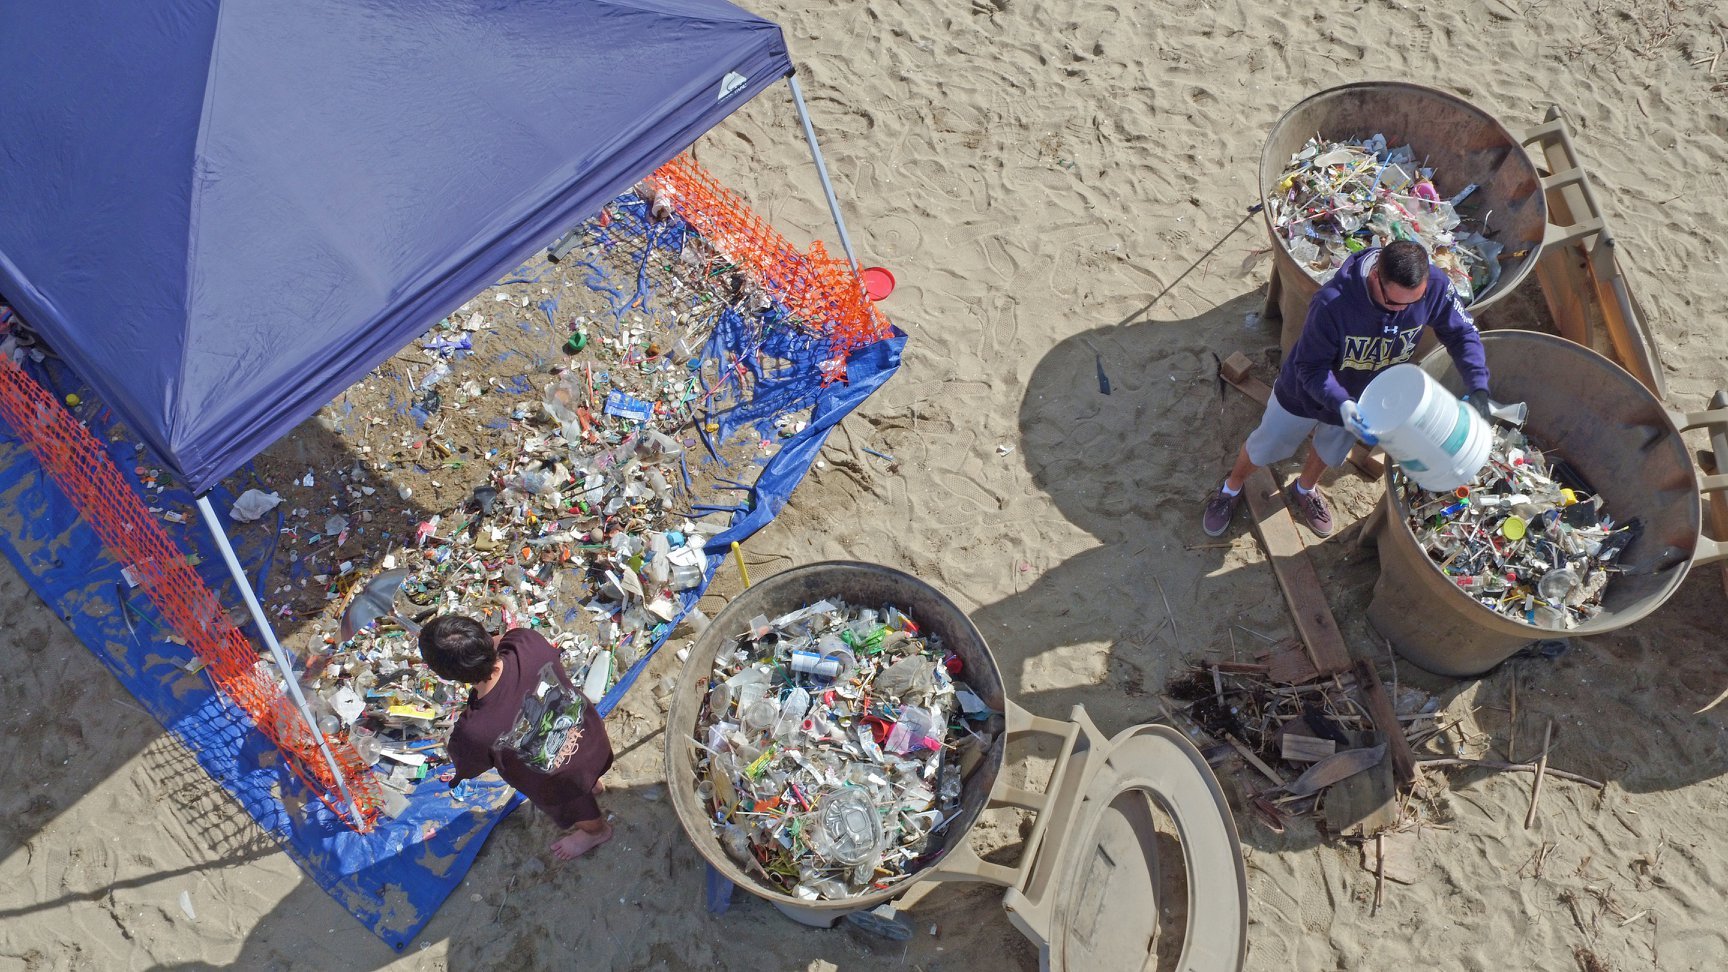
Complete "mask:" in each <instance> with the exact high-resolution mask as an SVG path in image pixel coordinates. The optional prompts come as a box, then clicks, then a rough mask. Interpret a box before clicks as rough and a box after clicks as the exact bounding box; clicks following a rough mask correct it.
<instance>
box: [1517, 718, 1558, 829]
mask: <svg viewBox="0 0 1728 972" xmlns="http://www.w3.org/2000/svg"><path fill="white" fill-rule="evenodd" d="M1553 740H1554V720H1553V719H1549V720H1548V728H1547V729H1545V730H1543V731H1542V758H1541V759H1540V760H1539V761H1538V762H1537V763H1536V782H1535V783H1534V784H1532V785H1531V787H1530V812H1529V813H1527V814H1525V815H1524V829H1525V830H1529V829H1530V828H1531V826H1533V825H1534V824H1535V823H1536V803H1537V801H1539V800H1541V799H1542V777H1543V776H1545V775H1547V773H1548V745H1549V743H1551V742H1553Z"/></svg>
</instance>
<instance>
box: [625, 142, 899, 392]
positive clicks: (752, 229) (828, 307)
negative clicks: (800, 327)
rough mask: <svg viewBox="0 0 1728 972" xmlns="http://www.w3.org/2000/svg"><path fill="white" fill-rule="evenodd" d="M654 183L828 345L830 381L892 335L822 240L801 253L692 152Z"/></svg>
mask: <svg viewBox="0 0 1728 972" xmlns="http://www.w3.org/2000/svg"><path fill="white" fill-rule="evenodd" d="M650 181H651V182H652V183H653V184H654V187H655V189H657V190H658V191H659V192H660V193H662V194H665V195H669V196H670V197H671V198H670V199H669V200H668V201H669V202H670V203H671V205H672V208H673V209H675V210H677V212H678V215H680V216H682V217H684V220H685V222H687V223H689V224H690V227H691V228H692V229H694V230H695V231H696V232H697V233H699V234H701V236H702V237H703V239H705V240H707V241H708V242H709V243H710V244H712V245H713V246H714V248H715V249H716V250H719V251H720V253H721V254H723V255H724V256H725V257H726V258H728V259H730V260H731V261H732V262H734V263H736V264H738V265H739V266H741V267H742V268H743V269H744V270H745V271H746V272H747V273H748V274H749V275H750V276H751V277H753V278H754V279H755V281H756V283H757V284H759V285H761V286H762V287H763V288H765V289H766V290H767V291H768V292H769V293H770V294H771V295H772V296H773V297H774V298H776V299H778V300H779V301H780V302H781V303H783V304H785V305H786V308H787V309H788V310H790V311H791V312H792V314H793V316H795V317H797V318H799V319H801V320H802V321H803V322H804V324H805V326H807V327H809V328H810V329H812V330H813V331H816V332H818V333H820V334H821V335H823V336H824V337H825V338H826V339H827V340H828V341H830V342H831V344H832V346H833V349H834V358H835V363H834V366H833V367H831V368H827V369H824V379H825V380H834V379H838V378H844V377H845V374H846V372H845V360H846V355H847V354H848V353H850V352H852V351H854V350H856V349H858V348H861V347H864V346H866V345H870V344H874V343H876V342H877V341H880V340H883V339H884V338H887V337H889V336H891V335H892V334H893V327H892V326H891V325H890V324H889V323H888V318H887V317H885V316H883V314H882V312H881V311H879V310H877V309H876V305H875V303H874V302H873V301H871V300H870V299H869V298H868V297H866V296H865V294H864V286H863V284H862V282H860V281H859V279H858V272H857V270H856V268H854V267H853V266H852V264H851V262H850V261H848V260H845V259H843V258H836V257H831V256H829V255H828V251H827V249H826V248H824V247H823V246H822V241H821V240H817V241H816V242H814V243H812V244H810V251H809V252H808V253H800V252H798V249H797V248H796V247H794V246H793V245H792V244H791V243H788V242H787V241H786V238H785V237H783V236H781V235H780V234H779V233H778V232H777V231H776V230H775V229H774V227H772V226H770V225H768V223H767V222H765V221H764V220H762V219H761V218H760V217H758V216H757V215H756V214H755V213H754V212H752V211H751V209H750V206H749V205H748V204H747V203H745V202H744V200H743V198H742V197H740V196H739V195H738V194H737V193H734V192H733V191H732V190H730V189H727V188H726V187H725V186H722V185H721V184H720V183H719V182H718V181H716V180H715V178H714V177H713V176H712V175H710V174H708V172H707V170H705V169H703V168H702V167H701V166H699V165H697V164H696V160H695V159H694V158H691V157H690V156H689V155H688V154H686V155H680V156H678V157H677V158H675V159H673V160H672V161H670V162H668V163H666V164H665V165H663V166H661V167H660V168H659V169H657V170H655V172H654V175H653V176H651V177H650Z"/></svg>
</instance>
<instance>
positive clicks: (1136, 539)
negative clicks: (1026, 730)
mask: <svg viewBox="0 0 1728 972" xmlns="http://www.w3.org/2000/svg"><path fill="white" fill-rule="evenodd" d="M1260 304H1261V296H1260V293H1259V292H1250V293H1247V294H1243V295H1241V296H1239V297H1236V298H1234V299H1232V300H1229V301H1226V302H1225V303H1223V304H1221V305H1219V306H1217V307H1214V308H1212V309H1211V310H1208V311H1206V312H1204V313H1202V314H1200V315H1199V316H1197V317H1194V318H1191V319H1188V320H1182V321H1139V322H1134V323H1128V324H1120V325H1111V326H1106V327H1101V328H1097V329H1095V330H1092V331H1088V332H1085V333H1082V334H1079V335H1076V336H1074V337H1071V338H1068V339H1067V340H1064V341H1062V342H1060V343H1058V344H1057V345H1055V346H1054V347H1052V348H1051V349H1050V350H1049V352H1048V353H1046V354H1045V356H1044V358H1043V359H1042V360H1040V361H1039V362H1038V365H1037V367H1036V368H1035V369H1034V370H1033V372H1032V377H1031V379H1030V381H1029V382H1028V383H1027V388H1026V395H1025V399H1024V401H1023V403H1022V406H1021V409H1020V433H1021V450H1022V454H1023V456H1024V461H1025V463H1026V467H1027V470H1028V471H1029V472H1030V473H1031V475H1032V479H1033V482H1034V483H1036V484H1037V486H1038V487H1039V488H1040V489H1042V490H1044V491H1045V492H1046V493H1048V494H1049V497H1050V500H1051V502H1052V503H1053V505H1054V506H1055V507H1056V509H1057V510H1058V511H1060V512H1061V514H1062V516H1063V518H1064V519H1065V520H1066V521H1067V522H1068V523H1069V524H1071V525H1072V526H1073V527H1076V528H1078V529H1079V530H1082V531H1084V532H1085V533H1086V534H1089V535H1090V536H1091V537H1092V538H1093V540H1094V541H1095V545H1094V546H1092V547H1091V548H1090V549H1087V550H1083V551H1082V552H1080V553H1077V554H1074V555H1072V556H1070V557H1068V558H1067V559H1065V560H1062V561H1060V562H1059V563H1051V562H1048V561H1046V559H1045V558H1044V557H1043V556H1042V555H1041V554H1039V553H1038V552H1036V549H1037V548H1034V552H1032V553H1029V554H1027V555H1025V556H1024V557H1022V558H1020V559H1019V561H1018V562H1016V563H1015V564H1014V565H1012V569H1013V571H1014V573H1015V576H1016V577H1017V578H1026V579H1027V580H1026V581H1025V585H1024V586H1023V587H1020V588H1019V589H1018V590H1017V591H1016V593H1015V594H1013V595H1012V596H1010V597H1008V598H1005V599H1003V600H1001V601H998V602H996V603H994V604H989V605H986V606H984V607H982V608H980V609H978V610H977V611H975V612H973V615H972V617H973V620H974V622H975V623H976V624H977V625H978V627H979V630H980V631H982V632H983V634H984V637H985V638H986V639H987V640H988V641H989V643H990V645H991V647H992V650H993V651H994V652H995V653H996V656H997V658H998V660H999V661H1000V662H1001V664H1002V666H1003V678H1004V682H1005V683H1006V684H1007V685H1008V686H1009V688H1010V694H1011V695H1013V696H1014V697H1015V698H1016V699H1018V700H1019V701H1020V702H1021V703H1022V704H1024V705H1026V706H1027V707H1028V708H1030V709H1032V710H1033V711H1034V712H1038V713H1040V714H1043V715H1047V716H1052V717H1060V716H1061V715H1064V714H1066V712H1067V710H1068V708H1069V707H1070V706H1071V705H1074V704H1076V703H1078V704H1084V705H1085V706H1086V708H1087V710H1088V712H1090V713H1091V714H1092V717H1093V718H1094V719H1095V720H1096V721H1097V722H1098V723H1099V725H1100V727H1101V728H1104V729H1105V730H1106V731H1111V732H1114V731H1117V730H1120V729H1122V728H1125V727H1127V726H1130V725H1134V724H1136V723H1140V722H1146V721H1148V720H1151V719H1155V718H1157V717H1158V716H1159V714H1160V708H1159V700H1158V698H1157V696H1158V694H1159V692H1160V691H1161V690H1162V689H1163V687H1164V685H1165V683H1166V682H1167V681H1168V680H1169V679H1170V678H1171V676H1172V675H1173V674H1176V673H1178V672H1179V671H1180V669H1181V667H1182V666H1183V665H1184V664H1185V663H1186V662H1187V661H1190V660H1198V659H1200V658H1202V657H1207V658H1212V659H1215V660H1223V661H1231V660H1236V661H1252V660H1254V657H1255V655H1256V654H1258V653H1259V652H1261V651H1263V650H1265V649H1266V648H1267V647H1269V646H1268V644H1267V643H1266V641H1265V640H1264V639H1266V638H1271V639H1279V638H1283V637H1287V636H1288V635H1289V632H1290V622H1289V619H1288V614H1287V612H1286V610H1285V607H1284V601H1283V599H1282V598H1281V597H1280V596H1279V593H1278V589H1277V587H1276V585H1275V583H1274V581H1273V578H1272V576H1271V574H1270V572H1269V571H1266V570H1265V569H1264V568H1263V567H1259V566H1249V568H1248V569H1246V570H1244V569H1241V567H1239V566H1238V565H1237V562H1238V561H1242V560H1243V558H1245V564H1246V565H1252V564H1254V562H1256V561H1260V560H1263V558H1262V557H1261V555H1260V553H1259V548H1258V545H1257V543H1256V541H1255V539H1254V537H1253V534H1252V531H1251V530H1250V529H1249V526H1248V517H1247V513H1246V510H1245V509H1243V510H1241V511H1239V512H1238V514H1237V519H1236V521H1235V523H1234V524H1232V528H1231V530H1230V532H1229V533H1227V534H1225V536H1224V537H1222V538H1219V539H1216V540H1214V539H1213V538H1211V537H1207V536H1206V535H1205V534H1204V533H1203V532H1201V530H1200V511H1201V507H1202V506H1203V505H1204V503H1205V500H1206V496H1207V494H1208V492H1209V491H1210V490H1211V489H1212V488H1213V487H1214V486H1215V485H1217V482H1218V481H1219V480H1221V479H1222V478H1223V476H1224V473H1225V471H1226V470H1227V469H1228V468H1229V465H1230V461H1231V460H1232V459H1233V458H1234V455H1235V452H1236V449H1237V446H1239V445H1240V444H1241V441H1242V439H1243V438H1244V437H1245V436H1246V435H1247V434H1248V432H1249V431H1250V430H1252V428H1253V426H1254V423H1255V422H1256V421H1257V419H1258V417H1259V414H1260V407H1259V406H1258V405H1257V404H1255V403H1254V402H1252V401H1251V400H1249V399H1248V398H1247V397H1245V396H1244V395H1242V394H1241V393H1240V392H1238V391H1236V390H1235V389H1232V388H1226V387H1224V386H1222V385H1221V384H1220V381H1219V378H1218V362H1219V359H1220V358H1222V357H1227V356H1228V355H1229V354H1230V353H1231V352H1232V351H1241V352H1243V353H1245V354H1247V355H1248V356H1249V357H1250V358H1251V359H1253V360H1255V361H1256V363H1258V364H1262V365H1263V364H1266V363H1267V356H1268V354H1275V353H1276V339H1275V337H1273V338H1269V337H1268V336H1267V334H1266V333H1265V331H1264V330H1263V328H1262V327H1260V326H1259V325H1258V324H1257V323H1256V322H1254V321H1253V319H1252V318H1250V317H1249V315H1250V314H1254V313H1256V312H1257V311H1258V310H1259V309H1260ZM1245 322H1247V323H1248V326H1246V327H1245ZM1207 349H1214V350H1215V351H1216V353H1217V357H1215V356H1214V353H1213V350H1207ZM1106 388H1108V391H1106V390H1105V389H1106ZM1039 528H1040V529H1041V530H1042V531H1044V532H1045V534H1046V535H1050V534H1056V535H1060V534H1061V533H1063V532H1065V531H1064V530H1062V529H1061V528H1060V527H1059V526H1055V525H1052V524H1040V525H1039ZM1231 554H1235V555H1237V556H1236V557H1235V558H1234V559H1231V560H1230V565H1229V566H1226V563H1227V558H1228V557H1229V555H1231ZM1233 646H1234V647H1233ZM1076 649H1078V650H1076ZM1034 685H1035V686H1038V687H1037V688H1029V686H1034Z"/></svg>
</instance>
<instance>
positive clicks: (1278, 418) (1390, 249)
mask: <svg viewBox="0 0 1728 972" xmlns="http://www.w3.org/2000/svg"><path fill="white" fill-rule="evenodd" d="M1430 327H1431V328H1433V329H1434V334H1435V336H1436V337H1438V338H1439V339H1440V343H1441V344H1443V345H1445V346H1446V350H1447V351H1448V352H1449V353H1450V354H1451V355H1452V361H1453V363H1454V364H1456V365H1457V367H1458V373H1459V374H1460V375H1462V376H1463V378H1464V387H1466V388H1468V389H1469V390H1470V391H1469V394H1467V395H1465V396H1464V399H1465V401H1467V402H1469V403H1470V404H1471V405H1472V406H1473V407H1475V409H1476V410H1477V411H1478V412H1481V413H1482V415H1483V417H1484V418H1486V417H1487V416H1488V364H1487V360H1486V358H1485V357H1484V356H1483V354H1482V338H1481V336H1480V335H1478V334H1477V333H1476V323H1475V322H1474V321H1473V320H1471V319H1470V315H1469V313H1467V312H1466V311H1465V310H1464V301H1463V300H1461V299H1460V298H1459V297H1458V294H1457V292H1456V291H1454V290H1453V289H1452V282H1451V280H1450V279H1448V278H1447V276H1446V273H1445V271H1443V270H1441V269H1440V268H1439V267H1435V266H1432V265H1431V264H1430V263H1429V262H1428V252H1427V251H1426V250H1424V249H1422V247H1421V245H1420V244H1417V243H1413V242H1410V241H1409V240H1399V241H1398V242H1395V243H1388V244H1387V245H1386V246H1385V247H1384V248H1380V247H1374V248H1371V249H1367V250H1363V251H1362V252H1360V253H1357V254H1354V255H1353V256H1351V257H1350V258H1349V259H1348V260H1345V261H1344V265H1343V266H1341V267H1339V268H1338V272H1337V273H1336V274H1334V275H1333V277H1332V279H1331V280H1329V281H1327V282H1326V285H1325V286H1323V287H1321V288H1320V290H1319V292H1318V293H1316V294H1315V295H1314V300H1313V301H1312V302H1311V303H1309V305H1308V319H1307V321H1306V322H1304V323H1303V325H1302V335H1301V336H1300V337H1298V338H1297V339H1296V346H1295V347H1293V348H1291V349H1290V356H1289V357H1288V358H1286V359H1285V360H1284V367H1283V368H1282V369H1280V370H1279V372H1278V380H1277V381H1276V382H1275V383H1274V384H1273V385H1272V399H1271V400H1270V401H1268V402H1267V403H1266V414H1265V415H1264V416H1263V417H1262V418H1261V420H1260V426H1259V427H1258V428H1256V429H1255V430H1254V431H1253V433H1252V434H1250V435H1249V436H1248V441H1246V442H1244V443H1243V444H1242V449H1241V451H1240V452H1239V453H1238V454H1237V456H1236V464H1235V466H1233V467H1232V468H1231V469H1230V474H1229V475H1228V476H1227V477H1225V479H1224V482H1223V484H1222V485H1220V486H1219V487H1218V488H1217V489H1215V490H1213V491H1212V495H1211V496H1210V497H1208V498H1207V500H1206V512H1205V516H1204V517H1203V519H1202V520H1201V527H1202V529H1204V530H1205V531H1206V533H1207V535H1208V536H1214V537H1219V536H1223V535H1224V531H1225V530H1228V529H1229V528H1230V519H1231V517H1232V516H1234V515H1235V513H1236V506H1237V505H1238V504H1239V503H1240V502H1241V500H1242V484H1243V483H1244V482H1245V481H1246V480H1247V479H1248V477H1249V476H1251V475H1253V473H1254V470H1256V469H1258V468H1260V467H1261V466H1265V465H1269V464H1271V463H1274V462H1278V461H1279V460H1281V459H1287V458H1289V457H1290V456H1292V455H1294V454H1295V453H1296V449H1297V448H1298V447H1299V446H1301V444H1302V440H1303V439H1306V438H1307V437H1308V435H1309V433H1313V436H1314V444H1313V446H1312V447H1311V448H1310V449H1309V451H1308V459H1307V461H1306V462H1304V463H1303V464H1302V473H1301V475H1299V476H1297V478H1296V481H1295V482H1294V483H1291V484H1290V488H1289V490H1287V491H1286V493H1287V497H1286V498H1287V499H1288V500H1289V501H1290V505H1291V507H1292V508H1293V509H1294V510H1295V511H1296V514H1297V516H1298V517H1300V518H1301V519H1302V520H1303V522H1305V523H1307V524H1308V528H1309V529H1311V530H1313V531H1314V533H1315V534H1316V535H1318V536H1322V537H1324V536H1327V535H1328V534H1330V533H1331V532H1332V511H1331V510H1330V509H1328V508H1327V506H1326V500H1325V498H1323V497H1322V496H1321V495H1320V491H1319V490H1318V489H1316V488H1315V487H1316V486H1318V484H1319V482H1320V474H1321V473H1323V472H1325V471H1326V470H1327V469H1328V468H1329V467H1332V466H1336V465H1338V464H1339V463H1341V462H1343V461H1344V457H1345V456H1347V455H1349V453H1350V446H1351V444H1352V439H1361V440H1363V441H1364V442H1366V443H1367V444H1369V445H1373V436H1372V434H1371V433H1369V431H1368V430H1367V428H1366V427H1364V426H1363V425H1362V421H1361V417H1360V415H1359V414H1358V412H1357V409H1356V397H1357V396H1358V395H1361V394H1362V390H1363V389H1365V388H1367V387H1368V383H1369V382H1370V381H1373V380H1374V376H1375V375H1377V374H1379V373H1380V372H1382V371H1384V370H1386V369H1387V368H1390V367H1392V366H1393V365H1395V364H1398V363H1400V362H1403V361H1408V360H1409V359H1410V357H1411V356H1412V355H1414V354H1415V353H1416V343H1417V342H1418V341H1420V340H1421V339H1422V331H1423V329H1424V328H1430Z"/></svg>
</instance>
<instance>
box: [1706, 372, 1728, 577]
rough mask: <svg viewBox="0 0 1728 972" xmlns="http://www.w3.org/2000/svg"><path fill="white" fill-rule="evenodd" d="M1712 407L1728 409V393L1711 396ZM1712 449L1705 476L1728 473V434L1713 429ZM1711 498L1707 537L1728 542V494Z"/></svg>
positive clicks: (1725, 567) (1727, 564)
mask: <svg viewBox="0 0 1728 972" xmlns="http://www.w3.org/2000/svg"><path fill="white" fill-rule="evenodd" d="M1710 407H1711V408H1712V409H1717V408H1728V391H1717V392H1716V394H1714V395H1712V396H1710ZM1710 447H1711V449H1712V450H1713V451H1712V452H1710V453H1709V457H1710V466H1709V468H1707V469H1705V470H1704V472H1705V474H1706V475H1710V476H1715V475H1718V474H1720V473H1723V472H1728V469H1724V468H1723V467H1724V465H1728V433H1724V432H1723V431H1722V430H1721V429H1719V428H1714V429H1711V430H1710ZM1709 497H1710V500H1709V503H1708V505H1707V507H1706V508H1707V510H1708V512H1709V516H1710V530H1709V531H1707V535H1708V536H1709V537H1710V539H1712V540H1717V541H1721V542H1728V492H1724V491H1722V490H1717V491H1716V492H1714V493H1710V494H1709ZM1722 590H1723V592H1724V593H1728V561H1723V563H1722Z"/></svg>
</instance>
